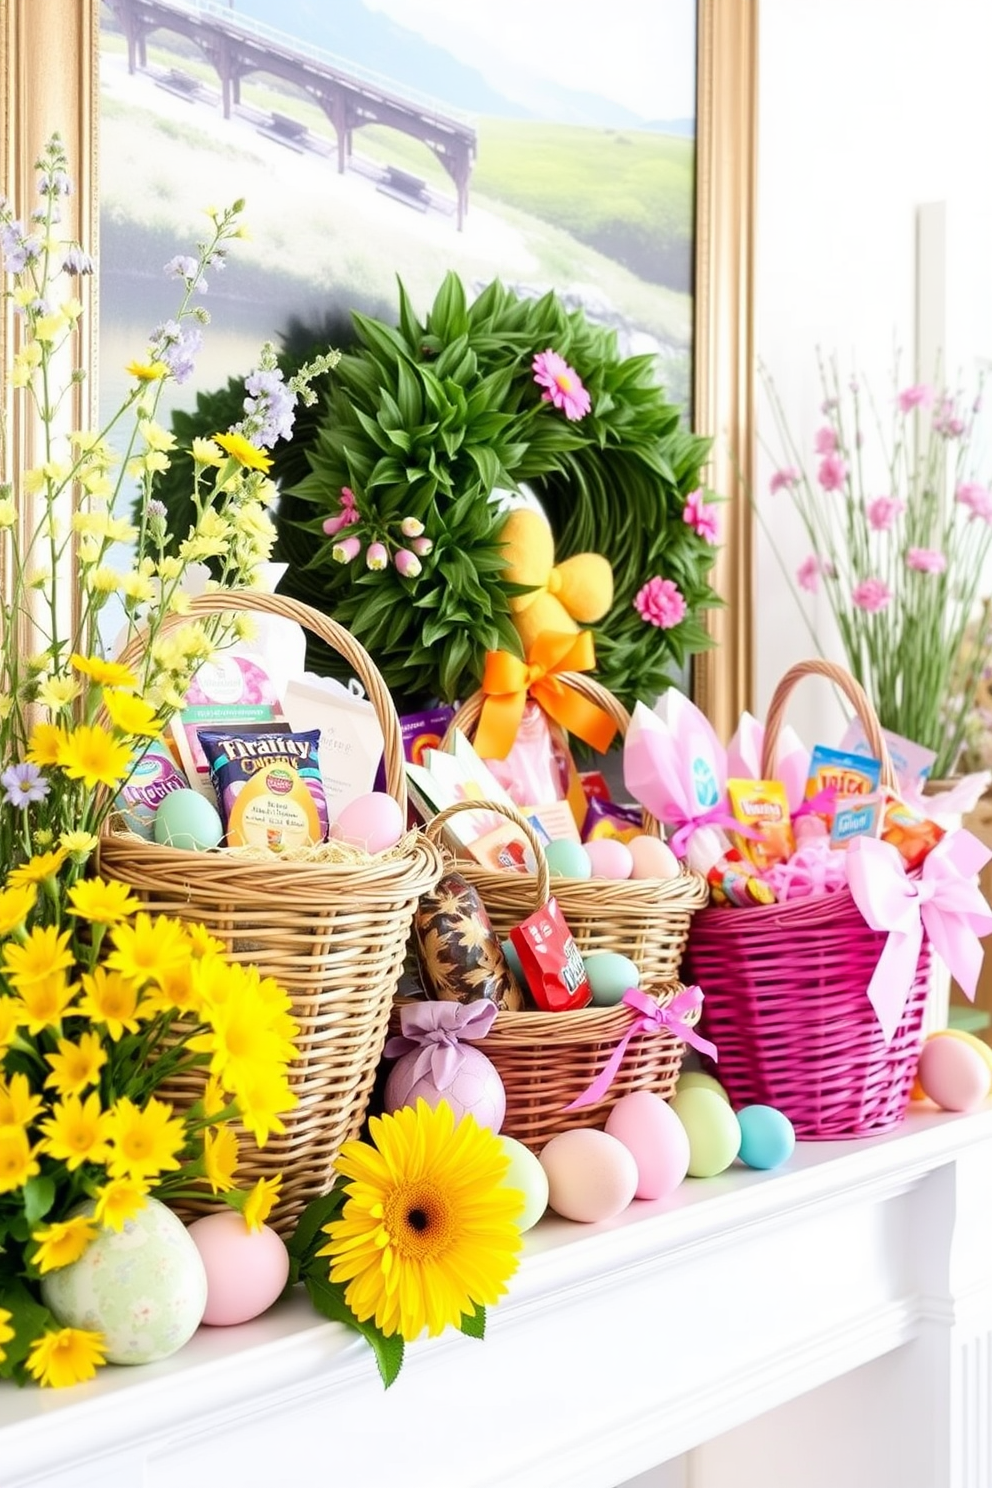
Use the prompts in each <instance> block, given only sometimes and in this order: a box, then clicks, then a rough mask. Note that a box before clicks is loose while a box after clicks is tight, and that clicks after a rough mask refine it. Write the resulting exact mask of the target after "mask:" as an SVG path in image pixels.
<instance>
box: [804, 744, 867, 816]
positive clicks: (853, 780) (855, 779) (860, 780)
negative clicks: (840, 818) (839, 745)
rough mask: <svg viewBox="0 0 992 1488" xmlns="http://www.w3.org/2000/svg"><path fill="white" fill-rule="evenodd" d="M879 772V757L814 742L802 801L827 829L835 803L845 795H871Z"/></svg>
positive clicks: (834, 810)
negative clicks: (804, 795) (803, 800)
mask: <svg viewBox="0 0 992 1488" xmlns="http://www.w3.org/2000/svg"><path fill="white" fill-rule="evenodd" d="M881 775H882V763H881V760H877V759H874V758H872V756H871V755H862V754H851V753H849V752H848V751H847V750H843V749H830V748H828V747H827V745H825V744H816V745H814V747H813V752H812V753H811V755H810V758H809V776H808V778H807V781H806V802H808V803H809V805H808V806H807V808H806V809H807V810H810V811H813V812H815V814H816V815H817V816H819V817H820V818H821V819H822V820H823V821H824V822H825V823H826V826H827V830H828V831H829V830H830V828H831V827H832V825H833V819H834V815H835V812H836V809H837V802H838V801H840V800H843V799H844V798H845V797H847V796H867V795H871V794H872V792H873V791H877V790H878V784H879V780H880V779H881Z"/></svg>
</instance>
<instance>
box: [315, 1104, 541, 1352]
mask: <svg viewBox="0 0 992 1488" xmlns="http://www.w3.org/2000/svg"><path fill="white" fill-rule="evenodd" d="M369 1129H370V1132H371V1136H372V1142H373V1143H374V1144H375V1145H374V1146H371V1145H369V1144H367V1143H365V1142H346V1143H345V1145H344V1147H343V1148H342V1150H341V1153H340V1155H339V1157H338V1160H337V1168H338V1171H339V1172H340V1173H342V1174H343V1175H344V1176H345V1177H346V1178H349V1179H351V1182H349V1183H348V1184H346V1186H345V1192H346V1193H347V1195H348V1198H347V1200H346V1201H345V1205H344V1209H343V1211H342V1214H341V1218H340V1219H338V1220H334V1221H332V1222H331V1223H330V1224H329V1225H326V1226H325V1233H326V1234H327V1235H329V1236H330V1243H329V1244H328V1245H326V1246H325V1247H324V1248H323V1250H321V1251H319V1252H318V1254H319V1255H327V1256H330V1257H331V1266H330V1279H331V1281H334V1282H344V1283H346V1287H345V1302H346V1303H347V1305H348V1307H349V1308H350V1309H351V1310H352V1312H353V1313H354V1314H355V1316H356V1317H357V1318H358V1319H359V1321H361V1322H364V1321H366V1320H367V1319H368V1318H374V1319H375V1322H376V1325H377V1326H378V1327H379V1328H381V1329H382V1331H383V1332H384V1333H385V1334H387V1335H391V1334H395V1333H399V1334H400V1335H401V1336H402V1337H403V1338H404V1339H406V1340H407V1341H410V1340H412V1339H414V1338H417V1337H419V1335H420V1334H421V1333H422V1332H423V1330H424V1329H425V1328H426V1329H427V1331H428V1333H430V1334H431V1335H432V1336H433V1335H436V1334H438V1333H440V1332H442V1331H443V1329H444V1328H446V1327H448V1326H449V1325H452V1326H455V1327H457V1326H458V1325H459V1323H460V1322H461V1319H462V1317H463V1316H465V1315H466V1314H471V1313H472V1312H474V1311H475V1309H476V1308H477V1307H478V1306H479V1305H480V1304H481V1305H488V1304H492V1303H495V1302H497V1301H498V1300H499V1298H500V1296H502V1294H503V1293H504V1292H505V1291H506V1281H507V1279H508V1278H509V1277H510V1276H511V1275H512V1274H513V1272H514V1271H515V1269H516V1266H517V1256H518V1254H519V1251H520V1246H521V1239H520V1231H519V1229H518V1227H517V1225H516V1224H515V1223H514V1220H515V1217H516V1216H517V1215H518V1214H519V1213H520V1208H521V1195H520V1193H519V1192H518V1191H517V1190H516V1189H512V1188H508V1187H506V1185H505V1184H504V1183H503V1179H504V1177H505V1175H506V1172H507V1168H508V1166H509V1159H508V1158H507V1156H506V1153H505V1152H504V1150H503V1148H502V1147H501V1146H500V1143H499V1141H498V1139H497V1138H496V1137H495V1136H494V1135H493V1133H492V1132H490V1131H489V1130H487V1129H486V1128H484V1127H481V1126H479V1125H478V1123H477V1122H476V1121H475V1120H474V1118H473V1117H471V1116H464V1117H462V1119H461V1120H460V1121H459V1122H458V1123H457V1124H456V1123H455V1118H454V1113H453V1111H452V1109H451V1107H450V1106H449V1105H447V1104H446V1103H445V1102H443V1101H442V1102H441V1103H440V1104H439V1105H438V1107H437V1109H436V1110H432V1109H431V1107H430V1106H428V1104H427V1102H426V1101H423V1100H418V1102H417V1105H416V1108H415V1109H413V1108H411V1107H404V1108H403V1109H401V1110H399V1111H396V1112H395V1113H394V1114H393V1115H392V1116H383V1117H373V1118H372V1119H371V1121H370V1123H369Z"/></svg>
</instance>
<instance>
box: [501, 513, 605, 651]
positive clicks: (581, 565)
mask: <svg viewBox="0 0 992 1488" xmlns="http://www.w3.org/2000/svg"><path fill="white" fill-rule="evenodd" d="M499 536H500V543H501V544H502V547H503V557H504V560H505V565H506V566H505V568H504V569H503V577H504V579H507V580H509V581H510V582H511V583H514V584H527V585H528V586H529V587H530V593H529V594H518V595H514V597H513V598H512V599H511V600H510V615H511V617H512V619H513V624H514V626H515V628H516V631H517V634H518V635H519V637H520V640H521V644H522V645H523V648H524V652H525V653H526V654H529V653H530V649H531V647H532V646H533V645H534V644H535V642H536V641H537V640H538V638H539V637H540V636H542V635H543V634H544V633H545V632H546V631H554V632H557V633H559V634H561V635H575V634H576V633H577V632H578V629H579V623H581V624H583V625H590V624H593V623H594V622H595V621H597V620H602V618H603V616H604V615H605V614H606V612H607V610H608V609H609V608H610V605H611V604H612V603H613V569H612V568H611V567H610V563H609V561H608V559H606V558H604V557H603V556H602V554H600V553H576V554H575V555H574V556H573V557H572V558H566V559H565V560H564V562H563V563H555V540H554V535H553V533H552V531H551V528H550V526H549V525H548V522H547V521H546V519H545V518H544V517H542V516H541V515H540V514H539V513H538V512H535V511H531V510H530V508H529V507H518V508H516V509H515V510H513V511H511V512H510V513H509V514H508V516H507V518H506V521H505V522H504V523H503V526H502V528H501V529H500V535H499ZM578 670H579V668H577V667H574V668H573V671H578Z"/></svg>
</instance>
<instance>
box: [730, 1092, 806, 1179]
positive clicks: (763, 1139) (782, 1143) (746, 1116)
mask: <svg viewBox="0 0 992 1488" xmlns="http://www.w3.org/2000/svg"><path fill="white" fill-rule="evenodd" d="M737 1120H738V1122H739V1124H740V1129H741V1150H740V1153H739V1156H740V1160H741V1162H742V1163H746V1164H747V1166H748V1167H749V1168H777V1167H779V1166H780V1165H781V1164H782V1163H784V1162H787V1161H788V1159H789V1158H790V1157H791V1156H792V1153H793V1151H794V1149H795V1145H796V1133H795V1131H794V1129H793V1126H792V1122H791V1121H790V1120H789V1118H788V1116H784V1115H783V1114H782V1112H781V1111H778V1110H776V1109H775V1107H774V1106H742V1107H741V1109H740V1110H739V1111H738V1112H737Z"/></svg>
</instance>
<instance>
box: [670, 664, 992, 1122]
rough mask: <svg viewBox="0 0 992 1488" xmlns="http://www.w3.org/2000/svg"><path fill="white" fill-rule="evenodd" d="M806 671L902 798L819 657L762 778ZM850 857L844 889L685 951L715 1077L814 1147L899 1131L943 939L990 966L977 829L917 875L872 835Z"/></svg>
mask: <svg viewBox="0 0 992 1488" xmlns="http://www.w3.org/2000/svg"><path fill="white" fill-rule="evenodd" d="M809 676H818V677H822V678H826V679H827V680H829V681H831V682H833V683H834V684H835V685H836V686H837V687H838V688H839V689H840V690H841V691H842V692H843V693H844V694H845V696H846V697H847V699H848V700H849V701H850V703H851V704H852V706H853V707H854V709H855V711H856V712H857V714H858V717H859V718H860V720H861V723H862V725H863V727H864V730H865V735H866V738H867V741H868V745H869V747H870V750H871V753H872V754H874V755H875V757H876V758H877V759H879V760H881V762H882V785H883V786H886V787H889V788H891V789H893V790H894V789H895V788H896V777H895V772H894V769H893V766H892V762H891V759H890V758H889V754H888V750H887V748H886V746H885V742H884V739H883V736H882V733H881V730H880V728H879V723H878V718H877V716H876V714H875V711H874V709H873V707H872V705H871V703H870V702H869V700H868V698H867V696H866V694H865V693H864V691H863V689H862V688H861V687H860V685H859V684H858V683H857V682H856V681H855V680H854V678H853V677H851V676H850V675H849V673H847V672H846V671H844V669H843V668H841V667H838V666H835V665H833V664H832V663H829V662H820V661H808V662H802V663H800V664H799V665H798V666H795V667H793V668H792V669H791V670H790V671H789V672H787V673H786V675H785V676H784V677H783V679H782V681H781V682H780V683H779V685H778V687H777V689H776V691H775V694H774V696H773V698H772V702H771V705H770V708H769V712H768V719H767V723H766V726H765V738H764V749H763V756H762V766H761V768H762V775H763V777H764V778H768V776H769V775H770V774H771V773H772V772H773V761H774V759H775V752H776V747H777V743H778V736H779V732H780V729H781V727H782V722H783V718H784V715H785V710H786V706H787V703H788V701H789V698H790V696H791V694H792V691H793V689H794V688H795V686H796V685H797V683H799V682H800V681H801V680H802V679H803V678H805V677H809ZM975 848H978V849H979V851H978V852H977V853H976V852H975ZM846 851H847V856H848V865H847V866H848V886H847V887H844V888H841V889H838V890H836V891H835V892H833V893H819V894H814V895H812V896H811V897H808V898H800V899H794V900H788V901H785V902H783V903H779V904H769V905H755V906H753V907H751V908H744V909H742V908H726V909H725V908H707V909H704V910H701V911H700V912H699V913H698V914H696V915H694V916H693V921H692V925H691V928H690V933H689V943H688V947H687V950H686V968H687V975H689V976H691V978H692V979H693V980H694V981H697V982H698V983H699V984H700V986H701V987H702V989H703V993H704V1001H703V1014H702V1019H701V1023H700V1028H701V1030H702V1031H703V1032H704V1033H705V1035H706V1036H707V1037H708V1038H709V1039H711V1040H712V1041H713V1042H714V1043H715V1044H716V1046H717V1049H718V1050H719V1065H718V1066H716V1067H715V1068H714V1073H715V1074H716V1075H717V1077H718V1079H719V1080H720V1082H721V1084H722V1085H723V1086H724V1088H725V1089H726V1091H727V1093H728V1095H729V1097H730V1101H731V1104H732V1105H733V1106H734V1107H735V1109H739V1108H740V1107H742V1106H746V1105H752V1104H763V1105H770V1106H775V1107H777V1108H778V1109H779V1110H780V1111H782V1112H784V1114H785V1115H786V1116H788V1117H789V1119H790V1120H791V1122H792V1123H793V1125H794V1127H795V1130H796V1135H797V1136H798V1137H800V1138H805V1139H818V1138H823V1139H829V1138H842V1137H860V1136H867V1135H870V1134H872V1133H876V1132H883V1131H887V1130H889V1129H890V1128H892V1127H894V1126H896V1125H898V1123H899V1122H900V1121H901V1120H902V1119H903V1117H904V1115H905V1112H906V1108H907V1105H908V1103H909V1098H910V1092H911V1090H912V1087H913V1081H914V1078H915V1074H916V1066H917V1061H918V1058H919V1053H920V1048H921V1044H922V1026H923V1014H924V1009H925V1005H926V1001H927V994H928V990H929V984H930V958H931V939H935V940H936V941H937V944H938V949H940V951H941V953H942V955H944V956H950V958H951V959H952V960H954V961H955V965H956V966H959V967H961V968H962V969H964V971H965V976H966V977H968V976H969V975H970V976H971V977H972V986H973V985H974V978H977V966H975V965H974V954H975V951H976V950H977V952H978V957H979V962H980V959H981V954H980V946H979V945H978V942H977V940H976V939H975V936H976V934H985V933H987V929H988V924H992V920H989V919H988V915H987V911H985V914H984V918H985V920H986V921H987V923H986V924H985V925H984V926H983V924H982V920H983V905H982V901H981V897H980V895H979V894H978V890H977V886H975V884H974V883H973V881H972V876H973V874H974V873H975V872H976V871H977V868H978V867H979V866H980V863H981V859H982V855H983V853H985V850H984V849H982V848H981V845H980V844H978V843H977V841H976V839H974V838H972V837H971V836H970V834H969V833H956V834H954V837H953V839H952V838H950V837H948V838H946V839H944V841H943V842H941V843H940V844H939V845H938V846H937V847H936V848H935V849H934V850H933V851H932V852H931V853H930V855H929V856H928V857H927V858H926V859H925V860H924V863H923V866H922V868H921V869H918V870H915V871H914V872H913V873H912V874H907V873H906V872H905V869H904V868H903V867H902V865H901V859H899V855H898V853H897V852H896V850H895V849H894V848H890V846H889V844H887V843H883V842H879V841H876V840H875V839H873V838H872V839H869V838H862V839H858V840H857V841H856V842H855V843H852V844H851V845H850V846H849V847H848V848H847V850H846ZM852 890H853V892H852ZM869 922H870V923H869ZM969 967H970V968H971V969H970V971H969V969H968V968H969ZM955 974H957V971H956V972H955Z"/></svg>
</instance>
